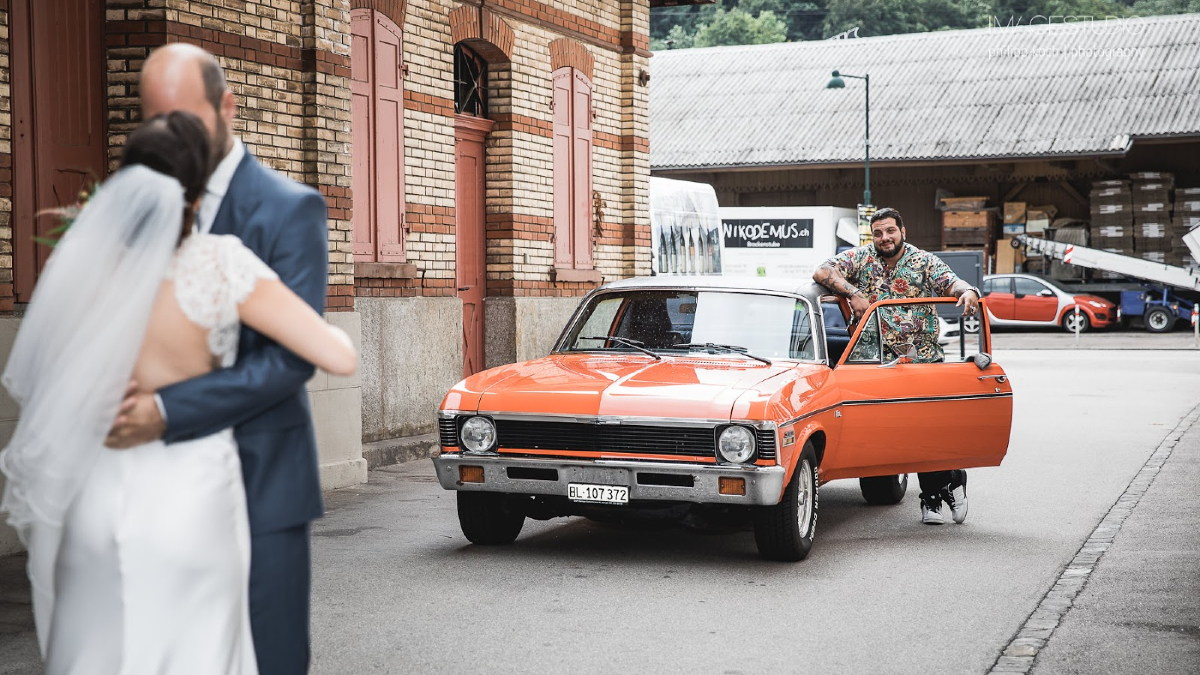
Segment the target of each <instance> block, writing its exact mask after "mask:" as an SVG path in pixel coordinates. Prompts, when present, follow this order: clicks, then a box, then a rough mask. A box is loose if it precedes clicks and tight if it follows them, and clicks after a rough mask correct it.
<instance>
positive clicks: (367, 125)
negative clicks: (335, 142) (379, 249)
mask: <svg viewBox="0 0 1200 675" xmlns="http://www.w3.org/2000/svg"><path fill="white" fill-rule="evenodd" d="M372 13H373V12H372V10H370V9H356V10H354V11H353V12H351V13H350V31H351V38H350V40H351V41H350V97H351V98H350V137H351V152H352V157H351V168H352V172H353V173H352V174H351V176H350V189H351V191H352V193H353V194H352V196H353V200H354V201H353V203H352V210H351V214H350V221H351V223H352V225H353V227H354V259H355V260H359V261H362V262H374V261H375V165H374V162H373V161H372V155H373V154H374V153H373V152H372V148H373V147H374V146H375V133H374V129H373V127H374V121H375V115H374V107H375V104H374V100H373V96H372V90H373V89H374V88H375V78H374V77H373V75H374V73H372V72H371V71H372V68H371V65H372V61H374V59H372V58H371V56H372V46H371V45H372V39H371V32H372V31H371V27H372V24H373V18H372Z"/></svg>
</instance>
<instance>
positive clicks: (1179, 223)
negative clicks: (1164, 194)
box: [1167, 188, 1200, 267]
mask: <svg viewBox="0 0 1200 675" xmlns="http://www.w3.org/2000/svg"><path fill="white" fill-rule="evenodd" d="M1197 227H1200V188H1176V189H1175V216H1174V218H1172V219H1171V232H1170V236H1171V246H1170V249H1169V250H1168V251H1167V264H1168V265H1176V266H1179V267H1198V266H1200V265H1198V264H1197V263H1198V262H1200V261H1197V260H1196V259H1195V258H1193V257H1192V253H1191V251H1190V250H1188V247H1187V245H1185V244H1184V243H1183V235H1185V234H1187V233H1188V232H1190V231H1192V230H1193V229H1195V228H1197Z"/></svg>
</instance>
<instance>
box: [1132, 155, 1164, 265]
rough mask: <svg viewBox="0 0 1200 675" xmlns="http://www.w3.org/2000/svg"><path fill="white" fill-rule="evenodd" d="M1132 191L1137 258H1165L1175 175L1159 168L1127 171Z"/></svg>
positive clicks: (1156, 260) (1157, 259) (1155, 259)
mask: <svg viewBox="0 0 1200 675" xmlns="http://www.w3.org/2000/svg"><path fill="white" fill-rule="evenodd" d="M1129 178H1130V191H1131V192H1132V195H1133V248H1134V251H1135V252H1136V254H1137V256H1138V257H1139V258H1142V259H1143V260H1149V261H1152V262H1157V263H1166V262H1167V253H1168V252H1169V251H1170V250H1171V240H1172V231H1173V228H1172V225H1171V191H1172V189H1173V188H1174V187H1175V176H1174V175H1173V174H1169V173H1163V172H1160V171H1143V172H1141V173H1134V174H1130V176H1129Z"/></svg>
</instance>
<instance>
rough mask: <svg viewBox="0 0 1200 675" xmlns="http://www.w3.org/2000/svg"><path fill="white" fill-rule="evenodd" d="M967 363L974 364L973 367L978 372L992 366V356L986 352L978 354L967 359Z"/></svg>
mask: <svg viewBox="0 0 1200 675" xmlns="http://www.w3.org/2000/svg"><path fill="white" fill-rule="evenodd" d="M967 360H968V361H971V362H972V363H974V364H975V367H976V368H978V369H980V370H987V367H988V366H990V365H992V355H991V354H988V353H987V352H979V353H978V354H972V355H970V356H968V357H967Z"/></svg>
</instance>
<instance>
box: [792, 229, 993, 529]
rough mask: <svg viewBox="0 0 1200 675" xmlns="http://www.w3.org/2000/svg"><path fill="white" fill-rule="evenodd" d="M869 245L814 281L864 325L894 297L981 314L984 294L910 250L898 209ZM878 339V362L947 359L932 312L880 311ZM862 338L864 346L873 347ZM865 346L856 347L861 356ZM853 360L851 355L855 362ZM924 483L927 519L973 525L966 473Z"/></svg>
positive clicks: (939, 474) (927, 477)
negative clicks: (944, 301) (947, 514)
mask: <svg viewBox="0 0 1200 675" xmlns="http://www.w3.org/2000/svg"><path fill="white" fill-rule="evenodd" d="M871 239H872V243H871V245H870V246H859V247H858V248H854V249H850V250H849V251H843V252H842V253H839V254H837V255H836V256H834V257H832V258H830V259H829V260H827V261H825V263H824V264H822V265H821V266H820V267H818V268H817V271H816V273H815V274H813V280H815V281H816V282H817V283H819V284H821V285H823V286H825V287H826V288H828V289H829V290H830V291H832V292H833V293H836V294H838V295H840V296H842V297H844V298H846V299H847V300H848V301H849V302H850V307H851V309H852V310H853V311H854V316H855V317H856V318H859V319H861V318H862V317H863V316H864V315H865V314H866V312H867V310H868V309H869V308H870V306H871V305H872V304H873V303H875V302H878V301H879V300H890V299H895V298H938V297H955V298H958V305H959V306H960V307H962V308H963V314H964V315H966V316H973V315H974V314H975V313H976V312H977V311H978V309H979V291H978V289H976V288H974V287H972V286H971V285H970V284H968V283H967V282H965V281H963V280H962V279H959V278H958V276H957V275H956V274H954V272H953V271H951V269H950V267H949V266H948V265H946V263H944V262H942V260H941V259H940V258H938V257H937V256H935V255H933V254H932V253H929V252H928V251H922V250H921V249H919V248H917V247H916V246H913V245H912V244H909V243H908V242H907V241H906V236H905V231H904V219H903V218H901V216H900V212H899V211H897V210H896V209H880V210H878V211H876V212H875V215H873V216H871ZM871 320H872V321H876V320H880V321H881V323H882V325H881V330H880V334H881V335H882V338H883V345H882V347H883V354H882V355H880V354H879V353H878V347H877V346H874V345H873V344H871V345H866V346H867V347H868V348H870V347H872V346H874V347H875V350H874V351H875V353H874V354H873V356H876V357H879V358H882V359H883V360H888V361H890V360H892V359H895V358H896V357H899V356H906V355H908V354H907V353H908V352H909V350H908V347H909V346H910V345H911V346H912V348H913V350H915V356H914V357H913V361H915V362H918V363H934V362H939V361H942V360H943V358H944V354H943V353H942V348H941V345H939V344H938V341H937V338H938V322H937V312H936V310H935V309H934V306H933V305H929V304H926V305H904V306H898V307H881V308H880V311H879V312H878V319H876V318H875V317H872V319H871ZM873 335H874V332H873V331H872V332H871V334H870V335H868V332H867V331H864V332H863V337H864V338H866V339H864V340H862V342H863V343H867V342H871V343H873V342H874V340H871V339H870V337H871V336H873ZM858 352H859V347H856V348H855V353H858ZM852 356H853V355H852ZM917 476H918V478H919V479H920V482H921V520H922V521H923V522H925V523H928V524H930V525H940V524H942V523H943V522H945V520H944V519H943V518H942V512H941V509H942V503H943V502H944V503H945V504H946V505H948V506H949V507H950V511H951V513H952V515H953V518H954V522H956V523H961V522H963V521H964V520H966V518H967V472H966V471H963V470H961V469H955V470H953V471H931V472H926V473H921V474H918V475H917Z"/></svg>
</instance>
